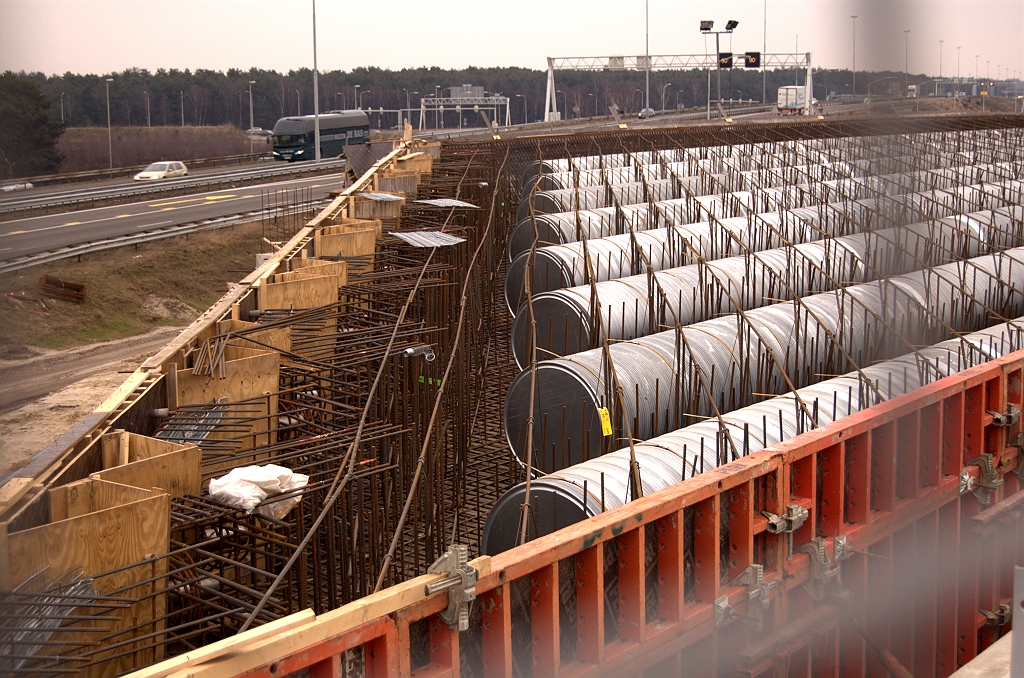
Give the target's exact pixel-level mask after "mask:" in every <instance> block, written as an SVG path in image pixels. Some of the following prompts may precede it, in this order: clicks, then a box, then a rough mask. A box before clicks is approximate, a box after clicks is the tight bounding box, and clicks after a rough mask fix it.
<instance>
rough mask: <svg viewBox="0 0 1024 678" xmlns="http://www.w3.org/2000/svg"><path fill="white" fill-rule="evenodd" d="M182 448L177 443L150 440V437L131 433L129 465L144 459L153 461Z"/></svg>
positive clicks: (155, 439)
mask: <svg viewBox="0 0 1024 678" xmlns="http://www.w3.org/2000/svg"><path fill="white" fill-rule="evenodd" d="M181 448H182V446H181V445H179V444H177V443H171V442H167V441H166V440H158V439H157V438H150V437H149V436H143V435H139V434H137V433H131V434H129V442H128V462H127V463H131V462H135V461H142V460H143V459H152V458H153V457H159V456H160V455H162V454H170V453H171V452H177V451H178V450H180V449H181Z"/></svg>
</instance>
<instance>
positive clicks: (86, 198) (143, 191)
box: [0, 160, 345, 216]
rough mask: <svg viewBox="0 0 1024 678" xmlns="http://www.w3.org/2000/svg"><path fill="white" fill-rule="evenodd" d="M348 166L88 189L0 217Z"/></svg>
mask: <svg viewBox="0 0 1024 678" xmlns="http://www.w3.org/2000/svg"><path fill="white" fill-rule="evenodd" d="M344 167H345V161H344V160H328V161H324V162H320V163H319V164H317V163H303V164H298V165H292V164H288V165H284V166H280V165H278V166H270V167H261V168H257V169H254V170H253V169H250V170H241V171H236V172H230V173H225V174H217V175H213V176H207V177H202V178H191V177H186V178H184V179H179V180H171V181H166V182H160V183H159V184H155V183H154V184H150V183H146V184H137V185H129V186H117V187H111V188H97V189H91V190H89V189H87V190H82V191H70V192H68V193H64V194H56V195H54V194H49V195H45V196H31V197H30V196H26V197H24V198H20V199H19V198H15V199H12V200H3V201H0V215H18V216H22V215H25V216H28V215H33V216H34V215H39V214H49V213H52V212H55V211H64V210H74V209H83V208H89V207H97V206H100V204H109V203H113V202H121V201H124V200H128V199H139V198H150V199H152V198H156V197H160V196H166V195H168V194H180V193H181V192H183V191H191V192H195V191H196V190H217V189H220V188H226V187H227V188H230V187H233V186H235V185H239V184H247V183H255V182H257V181H260V180H265V179H274V178H280V177H294V178H298V177H303V176H309V175H313V174H318V173H321V172H325V171H330V170H340V169H342V168H344Z"/></svg>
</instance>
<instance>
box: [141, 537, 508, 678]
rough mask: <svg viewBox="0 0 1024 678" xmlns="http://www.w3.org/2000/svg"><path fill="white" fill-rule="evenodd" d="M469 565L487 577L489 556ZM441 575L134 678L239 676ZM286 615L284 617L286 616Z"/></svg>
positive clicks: (403, 598)
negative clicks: (220, 652) (188, 662)
mask: <svg viewBox="0 0 1024 678" xmlns="http://www.w3.org/2000/svg"><path fill="white" fill-rule="evenodd" d="M469 564H470V565H472V566H473V567H475V568H477V570H478V571H479V572H480V576H486V575H488V574H490V572H491V559H490V557H488V556H482V557H480V558H476V559H474V560H471V561H470V562H469ZM440 577H441V575H436V574H427V575H422V576H419V577H416V578H415V579H410V580H409V581H405V582H402V583H401V584H396V585H395V586H391V587H389V588H386V589H384V590H383V591H378V592H377V593H372V594H370V595H368V596H365V597H363V598H360V599H359V600H356V601H353V602H351V603H349V604H347V605H344V606H342V607H339V608H338V609H336V610H331V611H330V612H326V613H324V614H322V615H320V616H318V617H317V618H316V620H315V621H314V622H311V623H308V624H303V625H301V626H297V627H296V628H294V629H291V630H288V631H284V632H282V633H277V634H273V635H271V636H269V637H266V638H260V639H256V640H254V641H253V642H249V643H244V644H240V645H238V646H235V647H233V648H232V652H230V653H225V654H223V656H221V657H220V658H219V659H215V660H213V661H209V662H206V663H203V664H202V665H198V664H197V665H195V666H190V667H187V668H185V669H177V670H175V671H174V673H159V674H156V675H152V676H151V675H148V674H136V675H134V676H133V678H159V677H160V676H165V675H175V676H191V677H192V678H220V677H222V676H231V675H238V674H240V673H243V672H244V671H247V670H250V669H253V668H256V667H259V666H263V665H264V664H268V663H270V662H272V661H274V660H275V659H278V658H280V657H283V656H286V655H288V654H291V653H292V652H295V651H296V650H301V649H303V648H306V647H309V646H311V645H314V644H316V643H318V642H321V641H323V640H325V639H327V638H331V637H334V636H338V635H341V634H343V633H346V632H348V631H351V630H353V629H355V628H357V627H359V626H362V625H363V624H366V623H367V622H371V621H374V620H376V619H378V618H379V617H383V616H385V615H389V614H392V613H394V612H396V611H398V610H401V609H402V608H405V607H409V606H410V605H413V604H415V603H418V602H421V601H423V600H425V599H426V598H427V595H426V590H425V589H426V585H427V584H428V583H430V582H432V581H436V580H437V579H438V578H440ZM438 595H443V594H438ZM288 618H289V617H285V619H288ZM261 628H262V627H261ZM255 631H259V629H254V630H251V631H247V632H246V633H244V634H242V635H241V636H236V638H238V639H239V641H242V640H243V639H244V638H248V637H249V636H250V634H253V633H254V632H255ZM168 661H173V660H168ZM156 668H160V667H156Z"/></svg>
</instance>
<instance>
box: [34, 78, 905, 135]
mask: <svg viewBox="0 0 1024 678" xmlns="http://www.w3.org/2000/svg"><path fill="white" fill-rule="evenodd" d="M22 75H23V76H25V77H27V78H29V79H32V80H35V81H36V82H38V83H39V86H40V89H41V91H42V93H43V95H44V96H45V97H46V98H47V99H49V100H50V102H51V115H52V117H53V119H54V120H57V121H60V120H63V121H64V122H66V123H67V124H68V125H70V126H75V127H78V126H105V125H106V124H107V85H108V84H109V87H110V121H111V124H112V125H114V126H144V125H152V126H175V125H196V126H207V125H233V126H237V127H239V128H241V129H246V128H248V127H249V83H250V81H254V84H253V85H252V108H253V122H254V125H255V126H257V127H262V128H264V129H271V128H273V126H274V123H275V122H276V121H277V120H278V119H280V118H282V117H285V116H289V115H297V114H304V115H308V114H310V113H312V112H313V73H312V71H311V70H310V69H300V70H294V71H289V72H288V73H278V72H276V71H272V70H260V69H250V70H248V71H241V70H237V69H231V70H228V71H226V72H222V71H212V70H206V69H198V70H195V71H190V70H183V71H182V70H177V69H169V70H165V69H160V70H157V71H155V72H150V71H147V70H144V69H137V68H131V69H128V70H125V71H123V72H121V73H112V74H106V75H94V74H89V75H79V74H74V73H65V74H63V75H50V76H47V75H44V74H42V73H28V74H22ZM886 76H888V78H887V82H883V83H880V84H878V85H876V86H875V87H876V92H875V93H880V92H879V91H878V90H881V89H882V88H884V87H885V86H886V85H891V84H892V83H894V82H899V81H902V80H903V79H904V78H903V75H902V74H900V73H897V72H888V73H858V83H857V84H858V87H857V89H858V93H862V94H863V93H866V84H867V82H868V81H869V80H876V79H877V78H885V77H886ZM802 77H803V74H802V71H800V72H797V71H794V70H793V69H789V70H773V71H768V72H767V74H766V76H765V80H766V83H764V84H763V82H762V74H761V71H759V70H746V69H743V68H735V69H732V70H725V71H723V72H722V85H721V89H722V99H724V100H729V99H743V100H754V101H761V97H762V87H764V89H765V90H766V94H767V99H768V102H769V103H771V102H773V101H774V99H775V92H776V91H777V88H778V87H779V86H781V85H792V84H795V83H796V82H797V81H799V82H801V83H802ZM107 78H110V80H111V82H109V83H107V82H106V80H107ZM862 78H863V79H862ZM923 78H924V76H911V77H910V82H911V83H913V82H918V81H920V80H922V79H923ZM546 79H547V73H546V72H544V71H539V70H531V69H526V68H467V69H462V70H444V69H439V68H415V69H403V70H399V71H391V70H384V69H379V68H372V67H371V68H357V69H354V70H352V71H350V72H346V71H328V72H324V73H320V74H319V76H318V80H319V89H320V101H319V103H320V110H321V111H326V110H331V109H351V108H356V107H359V108H363V109H366V108H371V109H373V110H378V109H380V108H384V109H386V110H395V109H403V108H406V107H407V106H409V107H411V108H413V109H414V110H415V109H418V108H419V100H420V98H421V97H429V96H432V95H434V94H435V93H439V94H440V96H446V95H447V92H446V91H445V90H447V89H448V88H449V87H452V86H456V85H461V84H463V83H471V84H473V85H477V86H483V87H484V89H485V91H486V92H487V93H489V94H494V93H497V94H502V95H504V96H508V97H510V98H511V99H512V101H511V109H512V110H511V118H512V122H513V123H520V122H523V121H524V120H525V119H527V118H528V119H529V120H530V121H535V120H538V119H542V118H543V111H544V95H545V89H546ZM708 79H709V78H708V72H707V71H704V70H689V71H656V72H652V73H651V85H650V92H651V94H650V97H651V107H652V108H655V109H675V108H677V107H680V108H681V107H702V106H704V105H706V101H707V87H708ZM717 80H718V78H717V74H716V73H714V72H712V73H711V78H710V81H711V92H712V94H711V96H712V98H716V97H717V89H718V83H717ZM851 82H852V79H851V73H850V71H849V70H846V71H842V70H829V71H818V72H816V73H815V83H816V87H815V97H817V98H819V99H820V98H824V97H825V95H826V93H831V92H836V93H838V94H844V93H846V94H849V93H851V88H850V85H851ZM555 83H556V86H557V89H558V93H557V105H558V108H559V110H561V111H562V114H563V115H565V116H568V117H576V116H577V115H578V116H590V115H595V114H598V115H606V114H607V113H608V106H609V105H612V104H614V105H616V106H617V107H618V108H619V110H621V111H623V112H624V113H626V114H629V113H635V112H637V111H639V110H640V109H641V108H643V106H644V89H645V83H644V73H642V72H636V71H604V72H577V71H558V72H556V74H555ZM862 83H864V84H862ZM901 84H902V83H901ZM516 95H519V96H518V97H517V96H516ZM357 96H358V101H357V100H356V99H357ZM448 115H449V116H451V115H454V112H449V113H448ZM379 117H380V116H378V118H379ZM432 117H433V116H431V118H432ZM413 119H414V122H416V120H417V117H416V115H415V114H414V116H413ZM388 120H389V121H390V123H389V122H388V121H384V122H385V124H393V123H394V122H395V120H394V119H393V118H389V119H388ZM467 120H468V118H467ZM381 122H382V121H381V120H379V119H378V120H377V124H380V123H381ZM429 122H430V121H428V124H429ZM453 122H454V123H455V124H457V118H452V120H451V121H447V122H446V125H448V126H451V124H452V123H453ZM502 122H504V121H503V120H502ZM478 123H479V121H478V120H475V119H474V120H472V121H471V122H470V123H469V124H474V125H475V124H478Z"/></svg>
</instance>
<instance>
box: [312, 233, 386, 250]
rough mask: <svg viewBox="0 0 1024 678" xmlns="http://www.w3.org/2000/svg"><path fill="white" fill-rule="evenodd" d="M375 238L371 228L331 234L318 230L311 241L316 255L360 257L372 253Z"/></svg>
mask: <svg viewBox="0 0 1024 678" xmlns="http://www.w3.org/2000/svg"><path fill="white" fill-rule="evenodd" d="M376 239H377V235H376V233H375V232H374V230H373V229H369V228H363V229H358V230H353V231H349V232H347V233H334V234H331V235H322V234H321V233H319V232H318V233H317V234H316V235H315V236H314V239H313V243H314V247H315V251H316V255H317V256H318V257H341V256H344V257H361V256H366V255H368V254H373V253H374V251H375V246H376Z"/></svg>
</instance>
